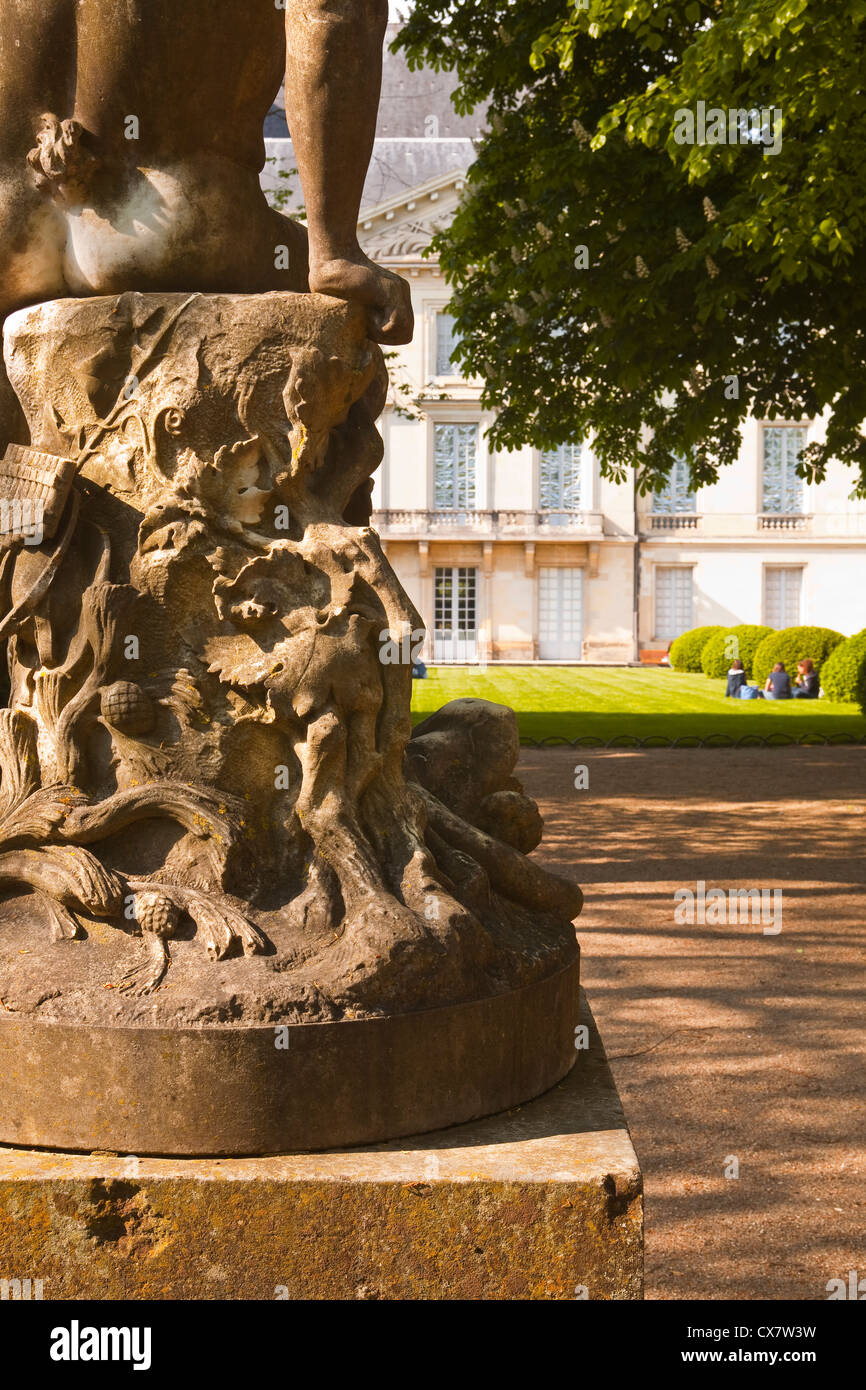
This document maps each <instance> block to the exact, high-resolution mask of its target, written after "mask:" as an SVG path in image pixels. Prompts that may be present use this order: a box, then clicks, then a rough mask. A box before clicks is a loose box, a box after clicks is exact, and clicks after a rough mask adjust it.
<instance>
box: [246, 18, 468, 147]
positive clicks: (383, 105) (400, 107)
mask: <svg viewBox="0 0 866 1390" xmlns="http://www.w3.org/2000/svg"><path fill="white" fill-rule="evenodd" d="M399 30H400V25H399V24H389V25H388V37H387V39H386V42H385V54H384V64H383V71H382V100H381V102H380V105H379V123H378V126H377V130H376V133H377V135H378V136H379V137H380V138H382V139H391V140H394V139H416V140H418V139H424V138H429V137H431V136H434V137H435V136H438V137H439V138H440V139H458V138H460V139H464V140H473V139H476V138H477V137H478V135H480V133H481V127H482V126H483V124H484V110H483V109H482V108H479V109H478V110H477V111H475V112H473V114H472V115H471V116H458V115H457V113H456V111H455V110H454V107H453V105H452V104H451V93H452V92H453V91H454V89H455V87H456V85H457V79H456V77H455V75H454V74H453V73H451V72H433V71H432V70H431V69H429V68H421V69H420V70H418V71H417V72H410V70H409V66H408V64H407V62H406V58H405V55H404V54H403V53H391V52H390V45H391V42H392V40H393V39H394V38H395V36H396V35H397V33H398V32H399ZM265 137H266V138H267V139H282V140H286V139H288V138H289V129H288V126H287V125H286V107H285V97H284V93H283V92H282V91H281V92H280V94H279V96H278V97H277V99H276V101H275V102H274V105H273V106H272V107H271V110H270V111H269V113H268V115H267V117H266V119H265Z"/></svg>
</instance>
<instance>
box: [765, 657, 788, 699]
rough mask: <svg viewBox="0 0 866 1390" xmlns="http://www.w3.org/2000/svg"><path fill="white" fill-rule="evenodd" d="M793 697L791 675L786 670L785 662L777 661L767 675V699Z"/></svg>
mask: <svg viewBox="0 0 866 1390" xmlns="http://www.w3.org/2000/svg"><path fill="white" fill-rule="evenodd" d="M790 698H791V677H790V676H789V675H788V672H787V671H786V670H785V663H784V662H783V661H777V662H776V664H775V666H774V667H773V669H772V671H771V672H770V674H769V675H768V677H767V683H766V685H765V686H764V699H765V700H790Z"/></svg>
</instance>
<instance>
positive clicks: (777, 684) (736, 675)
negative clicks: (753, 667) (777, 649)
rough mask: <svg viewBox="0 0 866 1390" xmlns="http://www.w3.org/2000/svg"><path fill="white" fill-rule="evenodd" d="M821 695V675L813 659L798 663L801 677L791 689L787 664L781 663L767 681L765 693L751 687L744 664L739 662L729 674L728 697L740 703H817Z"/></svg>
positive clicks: (805, 658)
mask: <svg viewBox="0 0 866 1390" xmlns="http://www.w3.org/2000/svg"><path fill="white" fill-rule="evenodd" d="M820 693H821V682H820V680H819V679H818V672H817V671H816V670H815V664H814V662H813V661H812V660H811V658H810V657H808V656H806V657H804V658H803V660H802V661H798V662H797V675H796V677H795V678H794V687H793V689H792V688H791V677H790V676H789V675H788V672H787V671H786V670H785V663H784V662H783V661H777V662H776V664H775V666H774V667H773V669H772V671H771V672H770V674H769V675H768V677H767V680H766V683H765V685H764V688H763V690H759V689H758V687H757V686H756V685H749V683H748V681H747V680H746V672H745V670H744V669H743V663H742V661H740V660H739V658H737V660H735V661H734V662H732V663H731V669H730V670H729V671H728V684H727V686H726V688H725V696H726V697H727V696H728V695H731V696H733V697H734V699H739V700H817V698H818V696H819V695H820Z"/></svg>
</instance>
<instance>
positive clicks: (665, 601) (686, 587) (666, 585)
mask: <svg viewBox="0 0 866 1390" xmlns="http://www.w3.org/2000/svg"><path fill="white" fill-rule="evenodd" d="M655 590H656V604H655V635H656V637H658V638H661V639H663V640H664V641H665V642H668V641H670V639H671V638H672V637H679V635H680V633H681V632H687V631H688V629H689V628H690V627H693V626H694V624H693V622H692V612H693V608H694V603H693V596H692V595H693V583H692V571H691V569H690V568H687V567H684V566H677V565H658V566H657V567H656V572H655Z"/></svg>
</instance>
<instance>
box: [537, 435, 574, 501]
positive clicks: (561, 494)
mask: <svg viewBox="0 0 866 1390" xmlns="http://www.w3.org/2000/svg"><path fill="white" fill-rule="evenodd" d="M538 505H539V507H540V508H541V510H542V511H565V512H577V511H580V507H581V459H580V445H579V444H560V446H559V448H558V449H545V450H544V451H543V452H542V455H541V468H540V470H539V487H538Z"/></svg>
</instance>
